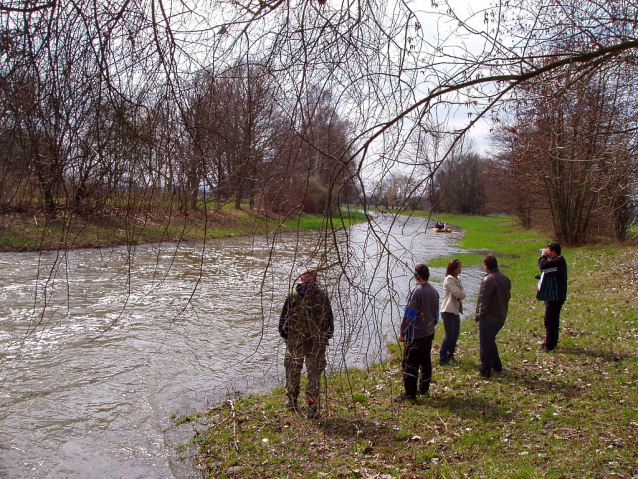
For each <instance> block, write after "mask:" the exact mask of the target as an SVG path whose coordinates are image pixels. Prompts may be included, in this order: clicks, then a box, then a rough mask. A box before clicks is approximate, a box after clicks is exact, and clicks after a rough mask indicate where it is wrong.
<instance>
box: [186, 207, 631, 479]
mask: <svg viewBox="0 0 638 479" xmlns="http://www.w3.org/2000/svg"><path fill="white" fill-rule="evenodd" d="M437 219H443V220H444V221H448V222H449V223H451V224H454V225H457V226H461V227H463V228H464V229H465V235H464V237H463V240H462V245H463V247H465V248H471V249H473V250H476V251H477V254H476V255H473V256H472V255H468V258H470V257H474V256H475V257H476V258H477V260H478V261H479V262H480V258H481V257H482V254H483V252H485V251H495V252H496V253H497V257H498V258H499V261H500V265H501V267H502V270H503V271H504V272H505V273H506V274H507V275H508V276H509V277H510V278H511V279H512V283H513V290H512V293H513V295H512V300H511V303H510V313H509V316H508V320H507V323H506V325H505V328H504V329H503V331H502V332H501V333H500V334H499V336H498V338H497V343H498V345H499V350H500V353H501V357H502V360H503V363H504V366H505V369H504V371H503V373H501V374H500V375H497V376H495V377H494V378H492V379H490V380H483V379H482V378H480V376H479V375H478V372H477V367H478V357H479V354H478V333H477V330H476V326H475V324H474V322H473V321H463V322H462V331H461V336H460V339H459V349H458V351H457V359H458V362H457V363H456V364H454V365H452V366H445V367H439V366H437V365H435V366H434V373H433V384H432V395H431V397H430V398H428V399H420V400H419V403H418V404H417V405H408V404H397V403H395V402H394V401H393V398H394V397H395V396H396V395H398V394H399V393H400V392H401V391H402V385H401V384H402V383H401V374H400V348H399V346H398V345H390V348H389V349H390V358H389V359H388V360H387V361H386V362H384V363H382V364H377V365H374V366H373V367H371V368H370V369H368V370H352V369H351V370H348V371H341V372H338V373H334V374H331V375H329V376H328V377H327V380H326V381H327V383H326V397H325V400H324V404H325V406H326V407H325V409H324V414H323V417H322V419H321V420H319V421H310V420H307V419H305V418H304V416H303V414H295V413H291V412H289V411H287V410H286V409H284V408H283V406H282V405H283V402H284V397H283V392H282V391H281V390H279V389H277V390H274V391H272V392H271V393H269V394H266V395H264V396H250V397H247V398H243V399H241V400H239V401H237V402H235V403H234V408H235V412H234V417H233V412H232V411H231V410H230V406H229V405H228V404H227V403H224V404H220V405H218V406H216V407H214V408H213V409H212V410H211V411H210V412H209V413H208V414H207V415H205V416H202V417H197V418H195V419H194V422H196V423H197V424H198V425H197V427H196V429H197V430H199V431H201V432H200V433H199V434H198V435H196V436H195V437H194V438H193V442H194V443H195V444H196V445H197V446H198V450H199V453H198V455H197V462H198V463H199V464H200V465H201V467H203V468H204V469H205V470H206V471H207V473H208V477H219V478H223V477H229V476H231V475H232V476H234V477H300V478H301V477H303V478H306V477H309V478H319V477H352V478H354V477H403V478H412V477H439V478H463V477H479V478H501V477H502V478H541V477H542V478H572V477H578V478H581V477H584V478H602V477H621V478H630V477H634V476H636V475H638V439H637V438H638V359H637V353H638V347H637V342H638V260H637V257H638V255H637V254H636V253H637V251H636V247H632V246H614V245H596V246H588V247H581V248H567V249H566V250H565V256H566V258H567V261H568V264H569V268H570V269H569V274H570V281H569V293H568V301H567V303H566V304H565V307H564V310H563V314H562V316H561V326H562V328H561V338H560V344H559V348H558V350H557V351H556V352H554V353H552V354H540V353H538V352H537V350H538V347H539V343H540V342H541V340H542V337H543V333H544V328H543V325H542V315H543V313H542V307H543V306H542V303H539V302H537V301H536V300H535V296H534V294H535V286H536V281H535V279H534V278H533V276H534V274H535V273H536V260H537V257H538V250H539V248H540V247H541V246H543V245H544V244H546V242H547V240H548V238H546V237H543V236H541V235H537V234H536V233H534V232H533V231H524V230H522V229H520V228H519V227H518V223H517V222H516V220H515V218H511V217H502V216H499V217H490V218H472V217H457V216H446V217H443V215H438V216H437ZM479 252H480V253H479ZM449 259H450V258H444V259H443V260H442V261H443V262H444V263H447V261H448V260H449ZM468 262H469V261H468ZM442 337H443V330H442V328H441V326H440V325H439V326H437V333H436V338H435V346H434V351H433V357H434V358H435V357H436V353H437V352H438V347H439V344H440V341H441V340H442ZM264 439H267V441H264Z"/></svg>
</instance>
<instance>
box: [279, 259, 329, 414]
mask: <svg viewBox="0 0 638 479" xmlns="http://www.w3.org/2000/svg"><path fill="white" fill-rule="evenodd" d="M333 333H334V316H333V314H332V307H331V305H330V299H329V298H328V295H327V294H326V292H325V291H324V290H323V289H322V288H321V287H320V286H319V284H318V283H317V271H316V270H315V269H307V270H306V271H304V273H303V274H302V275H301V283H299V284H297V285H296V286H295V288H294V289H293V291H292V293H290V294H289V295H288V297H287V298H286V301H285V302H284V306H283V308H282V311H281V316H280V317H279V335H280V336H281V337H282V338H283V339H284V340H285V341H286V356H285V357H284V367H285V369H286V395H287V397H288V400H287V401H286V406H287V407H288V408H290V409H291V410H293V411H297V410H298V404H297V398H298V397H299V392H300V390H301V386H300V381H301V370H302V368H303V364H304V360H305V361H306V369H307V371H308V384H307V385H306V399H307V401H308V417H310V418H317V417H319V392H320V389H321V375H322V374H323V372H324V371H325V369H326V348H327V346H328V341H329V340H330V339H331V338H332V335H333Z"/></svg>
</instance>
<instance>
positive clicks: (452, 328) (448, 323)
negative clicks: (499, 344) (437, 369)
mask: <svg viewBox="0 0 638 479" xmlns="http://www.w3.org/2000/svg"><path fill="white" fill-rule="evenodd" d="M460 273H461V262H460V261H459V260H458V259H453V260H452V261H450V262H449V263H448V265H447V268H446V269H445V281H444V283H443V304H442V305H441V319H442V320H443V326H445V338H443V343H442V344H441V353H440V359H439V365H440V366H444V365H446V364H448V363H449V362H450V361H451V360H453V359H454V350H455V349H456V342H457V340H458V339H459V331H460V329H461V313H462V312H463V303H461V300H463V299H465V296H467V295H466V294H465V291H463V285H462V284H461V280H460V279H459V274H460Z"/></svg>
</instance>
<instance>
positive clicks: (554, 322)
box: [545, 301, 565, 351]
mask: <svg viewBox="0 0 638 479" xmlns="http://www.w3.org/2000/svg"><path fill="white" fill-rule="evenodd" d="M564 302H565V301H545V347H546V348H547V349H548V350H550V351H551V350H552V349H556V346H558V331H559V330H560V310H561V309H562V308H563V303H564Z"/></svg>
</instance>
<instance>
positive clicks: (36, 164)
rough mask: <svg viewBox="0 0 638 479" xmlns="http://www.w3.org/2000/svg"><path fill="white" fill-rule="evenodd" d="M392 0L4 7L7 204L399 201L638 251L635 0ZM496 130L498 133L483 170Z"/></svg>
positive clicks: (134, 206)
mask: <svg viewBox="0 0 638 479" xmlns="http://www.w3.org/2000/svg"><path fill="white" fill-rule="evenodd" d="M389 6H390V5H389V4H387V3H386V2H380V3H379V2H374V1H364V2H356V3H353V4H337V3H335V2H315V1H306V0H304V1H293V2H281V1H276V2H272V3H268V2H266V3H264V2H252V1H247V2H245V4H241V5H240V4H239V3H237V2H236V1H234V0H228V1H225V0H223V1H220V2H208V1H207V0H192V1H190V2H185V3H184V2H182V3H179V4H167V3H166V2H163V1H162V0H151V1H149V2H141V3H137V2H128V1H115V2H106V3H104V2H92V1H88V0H81V1H80V2H73V3H60V2H46V1H43V2H22V1H21V0H10V1H9V2H8V3H7V2H5V4H3V5H2V7H0V58H1V60H2V61H1V62H0V206H1V207H2V210H1V211H2V212H3V214H6V213H11V212H22V213H26V214H29V215H32V213H33V212H34V210H36V211H38V212H39V211H40V210H42V211H44V212H45V213H46V214H47V215H48V216H49V217H53V216H58V217H64V218H65V219H69V220H71V219H73V218H76V217H78V216H84V218H86V217H89V218H93V217H95V216H96V215H99V214H111V215H123V214H125V215H130V216H144V215H145V214H147V213H148V211H149V210H153V209H157V208H162V209H164V210H169V211H170V212H171V214H174V211H173V210H176V212H179V214H181V215H182V216H186V215H188V214H190V213H191V212H192V210H193V209H199V208H201V205H202V202H203V204H205V205H210V201H215V202H217V203H220V202H222V203H232V204H234V205H235V207H237V208H239V207H241V205H242V204H243V203H242V202H247V203H248V204H249V205H250V206H251V207H254V208H256V209H259V210H260V211H262V212H265V213H266V214H275V215H283V216H287V215H288V214H290V213H293V212H298V211H312V212H318V213H323V212H327V211H333V210H335V209H336V208H337V206H338V205H339V204H340V203H341V202H343V201H359V202H361V203H362V204H364V205H367V204H369V203H370V202H371V201H372V202H377V201H378V202H381V203H382V202H384V201H386V200H388V198H389V197H390V196H392V197H393V203H394V204H399V205H402V206H406V205H410V206H415V205H421V206H429V207H432V208H434V209H435V210H436V209H445V210H450V211H461V212H468V213H482V212H486V211H488V212H489V211H498V212H513V213H516V214H518V215H519V216H520V217H521V219H522V221H523V224H524V225H525V226H532V225H538V224H541V225H547V229H551V230H552V231H551V232H552V234H553V235H554V236H555V237H556V238H557V239H558V240H559V241H562V242H565V243H582V242H585V241H588V240H589V239H591V238H592V237H593V236H595V235H592V234H590V231H591V230H592V227H593V226H595V227H596V231H595V233H596V234H598V233H603V234H608V235H611V236H613V237H614V238H617V239H623V238H624V236H625V235H626V233H627V230H628V228H629V226H630V225H631V224H632V222H633V221H634V219H635V203H636V194H637V187H636V174H635V171H636V151H635V147H636V137H635V134H636V131H638V129H637V128H636V119H637V118H636V111H637V110H636V101H635V98H637V96H636V92H635V89H636V81H635V78H636V75H635V73H636V62H635V58H634V57H635V49H636V48H637V47H638V38H637V37H636V34H635V32H636V29H635V20H634V19H635V18H636V11H637V8H638V5H637V4H636V2H635V0H622V1H618V2H611V3H609V5H607V4H604V5H603V4H600V3H599V2H594V1H591V0H561V1H559V2H548V1H546V0H524V1H520V2H509V1H502V2H497V3H496V4H494V5H490V6H486V7H485V8H484V9H482V10H480V12H477V13H467V12H466V9H465V8H466V5H465V4H464V3H463V5H460V6H459V5H455V4H454V3H453V2H452V3H450V4H446V5H445V6H444V5H443V4H439V3H438V2H435V1H433V2H431V5H430V7H429V8H428V9H427V11H426V10H413V9H412V7H411V6H410V5H408V4H398V5H392V8H389ZM488 119H489V122H487V121H488ZM476 128H481V130H482V131H484V132H485V133H484V135H482V136H480V135H479V136H478V141H480V142H481V143H482V144H486V143H487V141H488V139H487V137H488V135H489V132H488V130H492V133H493V134H494V136H493V137H492V140H491V141H492V142H493V146H494V148H493V149H492V150H486V151H485V152H481V151H479V152H478V153H480V156H481V157H477V155H476V151H473V150H472V148H470V147H469V146H468V144H465V146H463V144H464V138H465V137H466V136H467V135H468V134H469V133H471V132H473V131H475V129H476ZM474 137H475V138H477V135H476V134H474ZM388 191H390V192H392V195H390V194H388ZM84 218H83V219H84Z"/></svg>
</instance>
